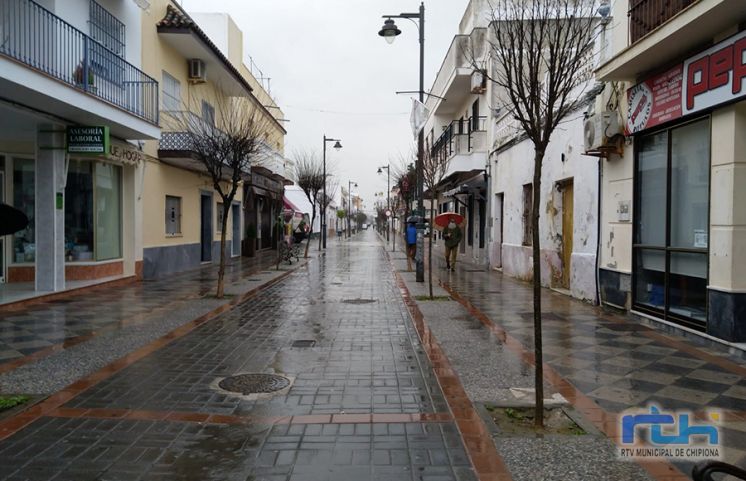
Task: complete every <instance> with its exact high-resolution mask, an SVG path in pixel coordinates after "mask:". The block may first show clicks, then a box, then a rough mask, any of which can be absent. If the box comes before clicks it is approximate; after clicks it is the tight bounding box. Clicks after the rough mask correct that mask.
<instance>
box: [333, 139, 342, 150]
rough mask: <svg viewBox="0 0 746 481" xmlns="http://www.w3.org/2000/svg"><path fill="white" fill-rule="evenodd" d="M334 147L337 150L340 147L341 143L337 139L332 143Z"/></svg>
mask: <svg viewBox="0 0 746 481" xmlns="http://www.w3.org/2000/svg"><path fill="white" fill-rule="evenodd" d="M334 148H335V149H337V150H339V149H341V148H342V144H340V143H339V140H338V141H336V142H335V143H334Z"/></svg>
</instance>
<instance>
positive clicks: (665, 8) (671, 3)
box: [627, 0, 699, 43]
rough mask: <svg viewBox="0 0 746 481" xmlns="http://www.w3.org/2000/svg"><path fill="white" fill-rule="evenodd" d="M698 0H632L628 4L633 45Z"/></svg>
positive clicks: (630, 34)
mask: <svg viewBox="0 0 746 481" xmlns="http://www.w3.org/2000/svg"><path fill="white" fill-rule="evenodd" d="M698 1H699V0H634V1H631V2H630V8H629V12H627V15H628V16H629V36H630V43H635V42H637V41H638V40H640V39H641V38H643V37H644V36H645V35H647V34H648V33H650V32H652V31H653V30H654V29H656V28H658V27H660V26H661V25H663V24H664V23H666V22H667V21H668V20H669V19H670V18H671V17H673V16H674V15H676V14H677V13H679V12H680V11H682V10H684V9H685V8H686V7H688V6H689V5H692V4H693V3H695V2H698Z"/></svg>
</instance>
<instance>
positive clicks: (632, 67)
mask: <svg viewBox="0 0 746 481" xmlns="http://www.w3.org/2000/svg"><path fill="white" fill-rule="evenodd" d="M612 3H613V2H612ZM744 3H745V2H744V0H629V1H628V2H627V6H623V5H622V2H616V3H615V4H614V5H615V6H614V7H612V8H613V9H614V8H616V9H618V10H619V11H617V12H616V15H620V14H622V12H623V11H624V10H626V12H627V14H628V17H629V33H628V35H629V45H628V46H627V47H626V48H623V49H621V50H619V51H616V52H615V53H614V54H613V55H612V56H611V58H609V59H608V60H607V61H605V62H604V63H602V64H601V65H600V66H599V67H598V69H597V70H596V79H597V80H600V81H602V82H609V81H626V82H637V81H639V80H640V78H641V76H645V75H647V74H649V73H650V72H653V71H658V70H660V69H661V67H663V66H665V65H669V64H670V65H673V64H674V62H676V61H677V60H680V59H682V58H687V57H689V56H691V55H692V54H693V53H696V52H701V51H702V49H703V46H705V45H712V44H713V43H714V41H715V40H716V39H721V38H722V37H723V35H727V33H728V32H737V31H740V30H741V29H740V28H739V26H740V25H743V24H744V22H746V8H744Z"/></svg>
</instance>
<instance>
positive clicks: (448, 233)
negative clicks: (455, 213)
mask: <svg viewBox="0 0 746 481" xmlns="http://www.w3.org/2000/svg"><path fill="white" fill-rule="evenodd" d="M456 220H457V219H456V218H455V217H454V218H451V219H450V221H449V222H448V226H447V227H446V228H445V229H443V239H444V240H445V244H446V269H450V270H452V271H455V270H456V257H457V256H458V245H459V243H460V242H461V238H462V237H463V234H462V232H461V227H459V226H458V224H456Z"/></svg>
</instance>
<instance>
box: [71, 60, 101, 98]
mask: <svg viewBox="0 0 746 481" xmlns="http://www.w3.org/2000/svg"><path fill="white" fill-rule="evenodd" d="M84 77H85V69H84V68H83V65H78V66H77V67H76V68H75V72H73V79H74V80H75V85H76V86H77V87H78V88H79V89H82V90H85V91H87V92H92V93H96V85H95V80H96V79H95V77H94V76H93V72H92V71H91V70H90V69H89V70H88V78H87V79H85V78H84Z"/></svg>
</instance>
